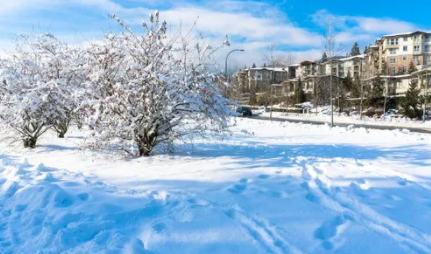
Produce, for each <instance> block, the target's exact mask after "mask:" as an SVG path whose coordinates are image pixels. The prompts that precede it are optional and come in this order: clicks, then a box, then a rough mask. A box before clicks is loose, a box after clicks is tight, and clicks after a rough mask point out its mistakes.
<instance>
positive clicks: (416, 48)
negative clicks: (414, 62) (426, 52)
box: [413, 46, 421, 52]
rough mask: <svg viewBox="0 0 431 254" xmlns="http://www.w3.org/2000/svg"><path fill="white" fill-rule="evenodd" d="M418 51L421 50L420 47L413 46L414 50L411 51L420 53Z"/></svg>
mask: <svg viewBox="0 0 431 254" xmlns="http://www.w3.org/2000/svg"><path fill="white" fill-rule="evenodd" d="M420 49H421V46H414V48H413V50H414V51H415V52H418V51H420Z"/></svg>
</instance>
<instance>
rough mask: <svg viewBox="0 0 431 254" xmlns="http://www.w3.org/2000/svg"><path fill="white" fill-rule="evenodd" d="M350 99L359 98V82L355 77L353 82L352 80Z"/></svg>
mask: <svg viewBox="0 0 431 254" xmlns="http://www.w3.org/2000/svg"><path fill="white" fill-rule="evenodd" d="M350 97H352V98H360V97H361V80H360V79H359V77H356V78H355V80H353V83H352V88H351V89H350Z"/></svg>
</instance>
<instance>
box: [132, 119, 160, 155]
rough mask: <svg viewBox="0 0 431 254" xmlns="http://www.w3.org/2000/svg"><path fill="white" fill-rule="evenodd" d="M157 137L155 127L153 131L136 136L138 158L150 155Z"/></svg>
mask: <svg viewBox="0 0 431 254" xmlns="http://www.w3.org/2000/svg"><path fill="white" fill-rule="evenodd" d="M158 136H159V135H158V132H157V126H156V127H155V128H154V129H153V131H150V132H146V133H145V134H144V135H138V136H137V138H136V140H137V141H136V142H137V145H138V149H139V156H145V157H147V156H150V155H151V152H152V151H153V148H154V146H155V144H156V140H157V137H158Z"/></svg>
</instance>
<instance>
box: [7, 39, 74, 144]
mask: <svg viewBox="0 0 431 254" xmlns="http://www.w3.org/2000/svg"><path fill="white" fill-rule="evenodd" d="M74 56H76V52H75V51H74V50H71V49H69V48H68V47H67V46H66V45H65V44H63V43H61V42H60V41H58V40H57V39H56V38H55V37H53V36H52V35H49V34H47V35H42V36H23V37H22V38H21V40H20V41H19V42H17V47H16V51H15V52H14V53H13V54H11V55H9V56H8V58H6V59H4V60H2V62H1V66H0V70H1V73H0V80H2V83H3V86H2V92H1V93H0V94H1V101H0V118H1V120H2V121H3V122H4V123H6V124H7V125H9V126H10V127H12V128H13V129H14V130H15V131H16V133H17V134H18V135H19V136H20V138H21V139H22V140H23V142H24V146H25V147H30V148H33V147H35V146H36V142H37V139H38V138H39V137H40V136H41V135H42V134H43V133H45V132H46V131H47V130H48V129H49V128H51V127H53V126H54V127H55V129H56V130H57V131H58V133H59V136H63V135H64V133H65V132H66V131H67V126H68V124H69V122H70V119H71V115H72V112H73V110H74V107H75V105H76V102H75V101H74V97H73V96H72V92H73V91H74V90H75V87H74V85H75V84H79V83H80V82H82V81H79V80H76V76H77V74H76V69H75V67H74V66H75V65H74V63H73V61H74V60H73V57H74Z"/></svg>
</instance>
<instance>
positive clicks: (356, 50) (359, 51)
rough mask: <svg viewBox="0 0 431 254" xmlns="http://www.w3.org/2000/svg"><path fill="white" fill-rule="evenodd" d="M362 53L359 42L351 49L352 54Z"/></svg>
mask: <svg viewBox="0 0 431 254" xmlns="http://www.w3.org/2000/svg"><path fill="white" fill-rule="evenodd" d="M360 54H361V50H360V49H359V45H358V43H357V42H355V44H353V47H352V50H351V51H350V55H351V56H357V55H360Z"/></svg>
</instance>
